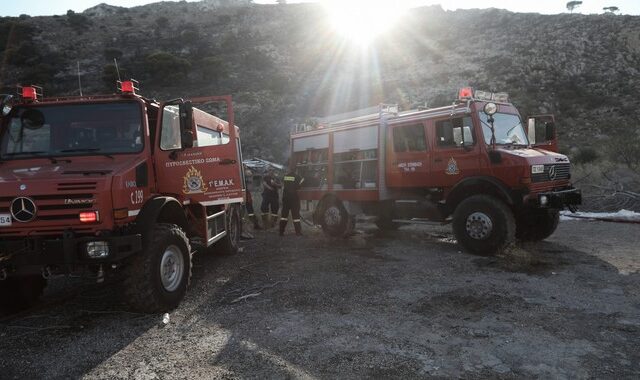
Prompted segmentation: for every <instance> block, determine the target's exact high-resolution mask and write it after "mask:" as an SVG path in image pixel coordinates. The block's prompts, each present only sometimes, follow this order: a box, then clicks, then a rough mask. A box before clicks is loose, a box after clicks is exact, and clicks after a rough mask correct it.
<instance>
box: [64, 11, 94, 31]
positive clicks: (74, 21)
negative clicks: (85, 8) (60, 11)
mask: <svg viewBox="0 0 640 380" xmlns="http://www.w3.org/2000/svg"><path fill="white" fill-rule="evenodd" d="M67 25H69V27H71V29H73V30H75V31H76V32H78V34H82V33H83V32H84V31H85V30H87V29H88V28H89V26H91V20H89V18H88V17H87V16H85V15H82V14H78V13H76V12H74V11H72V10H71V9H69V10H68V11H67Z"/></svg>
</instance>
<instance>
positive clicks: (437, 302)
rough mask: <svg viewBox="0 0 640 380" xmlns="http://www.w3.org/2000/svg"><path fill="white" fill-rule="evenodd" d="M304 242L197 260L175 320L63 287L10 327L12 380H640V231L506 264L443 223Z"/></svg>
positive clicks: (7, 323) (7, 356)
mask: <svg viewBox="0 0 640 380" xmlns="http://www.w3.org/2000/svg"><path fill="white" fill-rule="evenodd" d="M289 228H291V226H289ZM304 232H305V236H304V237H300V238H299V237H295V236H293V235H292V233H291V231H289V235H287V236H285V237H284V238H280V237H278V236H277V234H276V233H275V231H268V232H256V233H255V236H256V238H255V239H253V240H247V241H244V242H243V252H241V253H239V254H237V255H235V256H226V257H225V256H215V255H211V254H209V255H207V254H199V255H196V257H195V268H194V276H193V281H192V285H191V288H190V290H189V292H188V294H187V297H186V298H185V300H184V302H183V303H182V305H181V306H180V307H179V308H178V309H177V310H175V311H173V312H172V313H171V314H170V322H169V323H168V324H167V325H164V324H163V323H162V319H163V316H162V315H141V314H134V313H128V312H125V311H123V310H122V308H123V307H122V306H121V305H120V303H119V301H118V299H117V297H115V296H114V294H113V293H114V292H113V288H112V287H110V286H105V285H102V286H96V285H94V284H89V283H85V282H82V281H79V280H75V279H57V280H54V281H52V282H51V284H50V286H49V287H48V288H47V292H46V295H45V297H44V298H43V299H42V302H41V304H40V305H39V306H37V307H36V308H34V309H32V310H30V311H28V312H25V313H21V314H19V315H14V316H9V317H7V316H5V317H3V318H2V319H0V321H1V322H0V341H1V342H2V345H1V346H0V378H30V379H33V378H78V377H85V378H90V379H118V378H127V379H129V378H133V379H174V378H202V379H209V378H260V379H262V378H382V377H384V378H387V377H393V378H425V377H437V378H445V377H446V378H451V377H454V378H455V377H463V378H515V377H518V378H521V377H525V378H529V377H537V378H560V379H562V378H629V379H637V378H640V248H639V247H640V225H637V224H636V225H631V224H616V223H604V222H587V221H564V222H561V225H560V227H559V229H558V231H557V232H556V234H555V235H553V236H552V237H551V238H550V239H549V240H548V241H546V242H542V243H538V244H532V245H526V246H520V247H518V248H516V249H515V250H514V251H513V252H512V253H510V254H508V255H505V256H503V257H496V258H483V257H477V256H472V255H469V254H467V253H464V252H461V251H460V248H459V247H458V246H457V245H456V244H455V240H454V239H453V237H452V235H451V232H450V229H449V228H443V227H431V226H405V227H403V228H401V229H400V230H399V231H396V232H393V233H386V234H383V233H379V232H378V231H377V230H376V229H375V227H373V226H372V225H368V224H364V225H362V224H361V225H359V226H358V233H357V234H356V235H355V236H353V237H351V238H349V239H340V240H328V239H327V238H325V237H324V236H323V235H322V233H321V232H320V231H318V230H313V229H311V228H310V227H307V228H306V229H305V231H304ZM79 282H82V283H80V284H79ZM69 294H71V295H69ZM243 296H244V298H242V297H243ZM240 298H242V299H241V300H239V299H240Z"/></svg>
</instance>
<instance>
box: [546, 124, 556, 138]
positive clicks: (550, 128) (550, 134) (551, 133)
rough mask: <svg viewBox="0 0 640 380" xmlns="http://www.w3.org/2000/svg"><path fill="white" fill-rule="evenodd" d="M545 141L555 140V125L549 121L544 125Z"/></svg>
mask: <svg viewBox="0 0 640 380" xmlns="http://www.w3.org/2000/svg"><path fill="white" fill-rule="evenodd" d="M544 132H545V133H544V134H545V141H553V140H554V139H555V138H556V123H554V122H553V121H549V122H546V123H544Z"/></svg>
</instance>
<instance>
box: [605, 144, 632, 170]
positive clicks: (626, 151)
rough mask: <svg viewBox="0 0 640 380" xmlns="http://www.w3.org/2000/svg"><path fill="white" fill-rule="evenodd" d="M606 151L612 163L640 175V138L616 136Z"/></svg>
mask: <svg viewBox="0 0 640 380" xmlns="http://www.w3.org/2000/svg"><path fill="white" fill-rule="evenodd" d="M606 151H607V153H608V155H609V158H610V159H611V161H613V162H617V163H619V164H623V165H625V166H627V167H628V168H629V169H631V170H634V171H636V172H639V173H640V136H638V135H635V136H633V135H632V136H629V135H619V136H616V137H614V138H612V139H611V140H610V141H609V144H608V146H607V147H606Z"/></svg>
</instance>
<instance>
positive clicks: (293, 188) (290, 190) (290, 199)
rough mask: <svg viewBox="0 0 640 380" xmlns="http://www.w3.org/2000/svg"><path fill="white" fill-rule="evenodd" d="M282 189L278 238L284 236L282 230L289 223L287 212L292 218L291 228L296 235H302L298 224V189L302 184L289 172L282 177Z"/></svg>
mask: <svg viewBox="0 0 640 380" xmlns="http://www.w3.org/2000/svg"><path fill="white" fill-rule="evenodd" d="M283 182H284V189H283V190H282V214H280V236H283V235H284V229H285V228H286V227H287V222H288V221H289V211H291V217H292V218H293V227H294V228H295V229H296V235H298V236H301V235H302V225H301V224H300V197H298V189H300V185H302V182H304V178H301V177H300V176H299V175H297V174H296V173H295V171H293V170H290V171H289V173H287V174H286V175H285V176H284V181H283Z"/></svg>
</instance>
